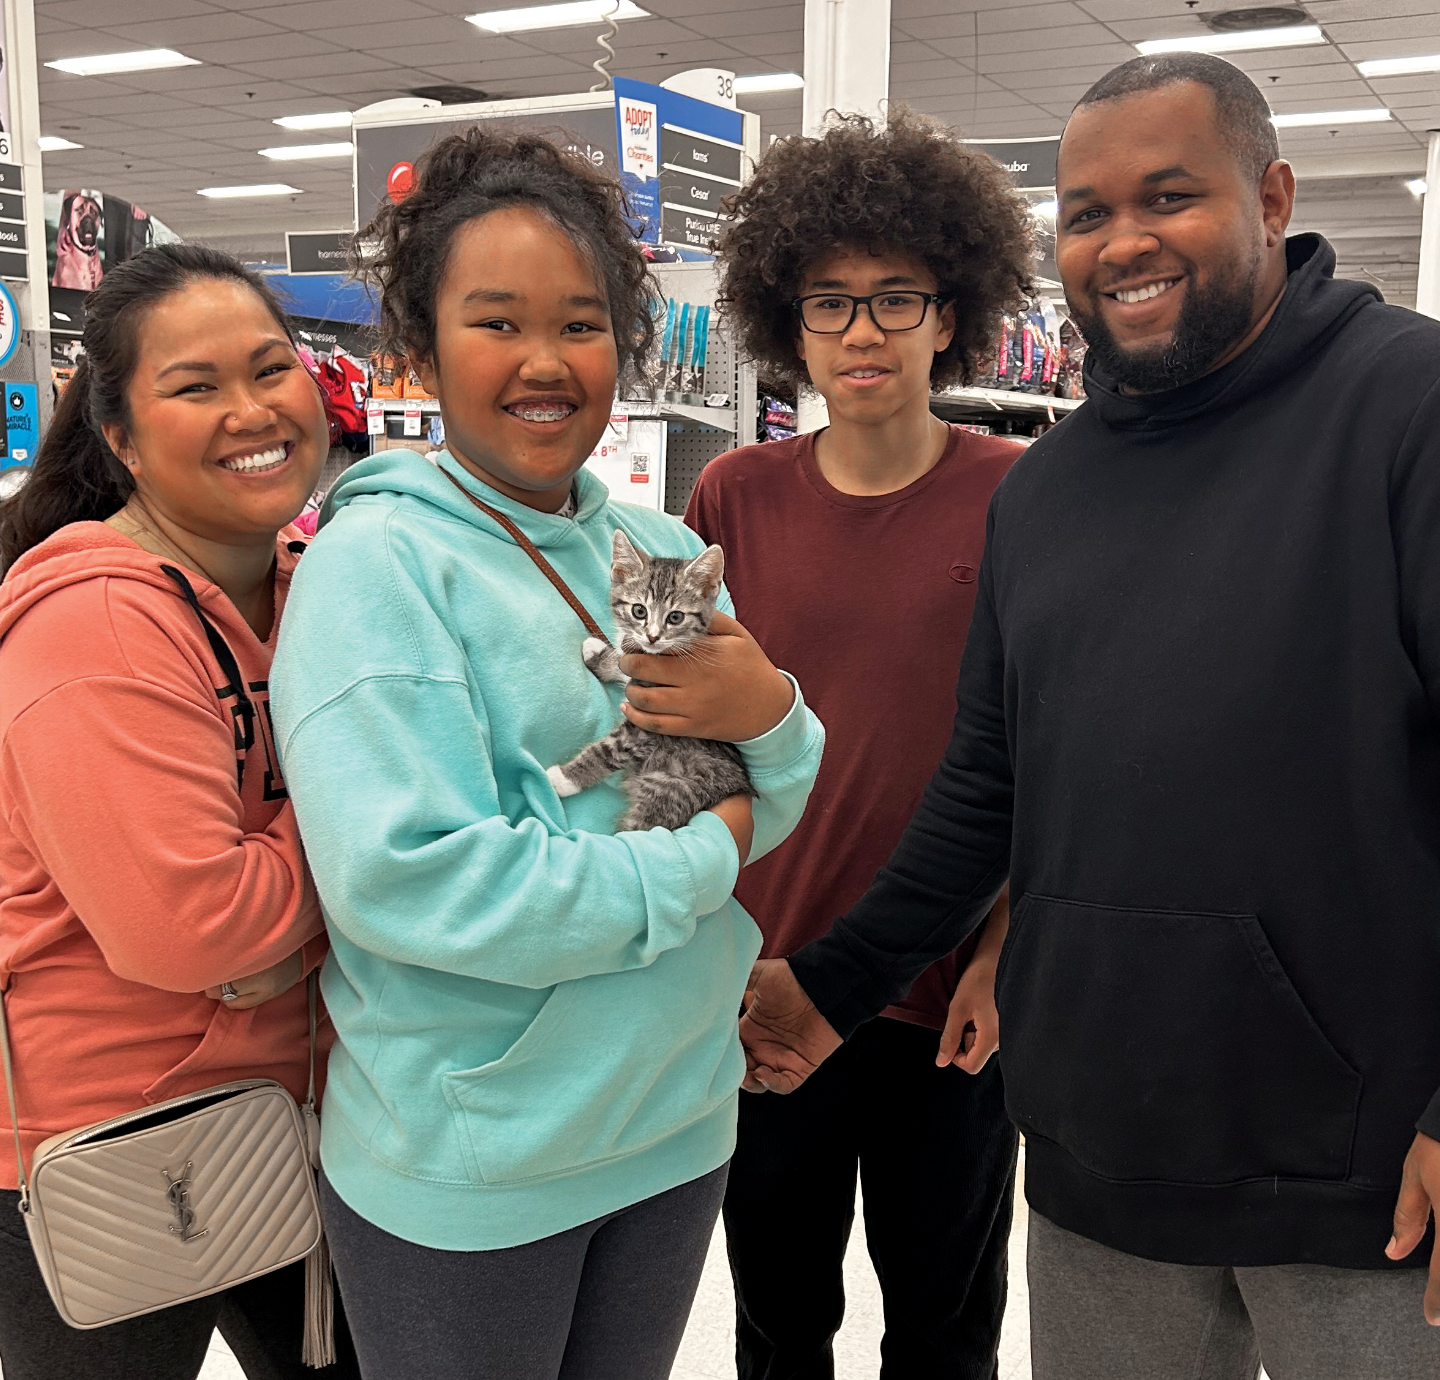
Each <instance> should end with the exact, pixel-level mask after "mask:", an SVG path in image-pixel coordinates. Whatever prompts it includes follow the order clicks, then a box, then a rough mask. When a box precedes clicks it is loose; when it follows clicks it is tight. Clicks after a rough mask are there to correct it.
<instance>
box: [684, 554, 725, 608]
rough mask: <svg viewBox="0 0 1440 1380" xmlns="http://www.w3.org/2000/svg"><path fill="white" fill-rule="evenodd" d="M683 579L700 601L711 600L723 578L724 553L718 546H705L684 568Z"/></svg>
mask: <svg viewBox="0 0 1440 1380" xmlns="http://www.w3.org/2000/svg"><path fill="white" fill-rule="evenodd" d="M683 578H684V580H685V582H686V583H687V584H688V585H689V586H690V587H691V588H692V589H694V590H695V591H696V592H697V593H698V594H699V595H700V597H701V598H702V599H713V598H714V597H715V596H716V595H717V594H718V593H719V592H720V581H721V580H723V579H724V578H725V553H724V552H723V551H722V550H721V549H720V548H719V547H718V546H707V547H706V548H705V549H704V550H703V551H702V552H701V553H700V554H699V555H698V556H696V557H695V559H694V560H693V561H691V562H690V564H689V565H687V566H686V567H685V574H684V577H683Z"/></svg>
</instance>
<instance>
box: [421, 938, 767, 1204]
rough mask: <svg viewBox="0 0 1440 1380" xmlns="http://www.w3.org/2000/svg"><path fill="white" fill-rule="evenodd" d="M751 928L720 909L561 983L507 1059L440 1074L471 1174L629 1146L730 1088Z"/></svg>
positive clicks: (643, 1145)
mask: <svg viewBox="0 0 1440 1380" xmlns="http://www.w3.org/2000/svg"><path fill="white" fill-rule="evenodd" d="M753 930H754V927H753V926H752V925H751V924H750V922H749V921H748V920H744V921H743V923H742V922H741V921H740V920H737V919H735V918H732V917H731V916H729V915H726V914H725V913H723V912H722V913H721V914H719V915H715V916H711V917H707V919H706V920H705V921H704V922H702V924H701V925H700V927H699V929H698V930H697V931H696V935H695V937H694V938H693V939H692V940H691V941H690V943H689V944H687V945H686V946H685V947H684V948H682V949H677V950H672V951H670V952H669V953H664V954H661V955H660V957H659V958H658V959H656V960H655V962H654V963H653V964H651V965H650V966H649V967H648V968H639V969H634V970H631V971H629V972H623V973H606V974H602V975H599V976H595V977H587V978H580V979H578V980H576V981H574V982H564V983H561V984H560V985H559V986H558V987H557V988H555V990H554V991H553V992H552V993H551V995H550V997H549V998H548V999H547V1000H546V1002H545V1004H544V1006H542V1007H541V1008H540V1010H539V1012H538V1013H537V1014H536V1016H535V1018H534V1020H533V1021H532V1022H531V1023H530V1025H529V1027H528V1028H527V1029H526V1030H525V1033H524V1034H523V1035H521V1036H520V1038H519V1039H518V1040H517V1041H516V1042H515V1043H514V1044H513V1045H512V1046H511V1047H510V1048H509V1049H508V1050H507V1051H506V1052H505V1053H504V1054H503V1055H501V1056H500V1058H498V1059H495V1060H493V1061H491V1062H490V1063H488V1064H482V1065H481V1066H480V1067H479V1068H474V1069H458V1070H455V1071H453V1072H450V1073H446V1074H444V1075H443V1076H442V1079H441V1083H442V1086H443V1088H444V1091H445V1098H446V1101H447V1102H448V1103H449V1105H450V1109H451V1112H452V1115H453V1117H454V1121H455V1124H456V1130H457V1132H458V1134H459V1137H460V1141H461V1147H462V1152H463V1153H464V1155H465V1161H466V1167H467V1170H468V1172H469V1173H470V1175H471V1177H472V1178H473V1179H474V1180H475V1181H476V1182H478V1183H484V1184H502V1183H515V1182H519V1181H522V1180H529V1179H540V1178H545V1177H547V1176H550V1175H554V1174H564V1173H569V1172H571V1171H574V1170H577V1169H582V1168H584V1167H585V1166H587V1165H592V1164H598V1163H601V1162H603V1161H605V1160H609V1159H617V1158H619V1157H621V1156H624V1155H631V1154H635V1153H637V1152H639V1151H641V1150H645V1149H648V1148H649V1147H650V1146H652V1145H656V1144H658V1143H659V1142H660V1141H662V1140H665V1139H666V1138H667V1137H669V1136H673V1135H676V1134H678V1133H679V1132H681V1131H684V1130H686V1129H687V1128H688V1127H690V1126H693V1125H695V1124H696V1123H697V1122H699V1121H701V1120H703V1119H704V1118H705V1117H707V1116H709V1115H711V1114H712V1113H714V1112H717V1111H718V1110H719V1109H720V1108H721V1107H722V1106H724V1105H725V1103H727V1102H729V1101H730V1100H731V1099H733V1098H734V1096H735V1093H736V1090H737V1089H738V1088H739V1086H740V1080H741V1078H742V1077H743V1076H744V1073H745V1059H744V1056H743V1055H742V1054H741V1052H740V1041H739V1037H738V1034H737V1024H736V1012H737V1011H738V1010H739V1007H740V997H741V993H743V991H744V990H745V979H746V976H747V975H748V973H749V971H750V963H751V960H752V957H753V946H752V945H751V943H750V939H749V934H748V933H747V931H749V932H753Z"/></svg>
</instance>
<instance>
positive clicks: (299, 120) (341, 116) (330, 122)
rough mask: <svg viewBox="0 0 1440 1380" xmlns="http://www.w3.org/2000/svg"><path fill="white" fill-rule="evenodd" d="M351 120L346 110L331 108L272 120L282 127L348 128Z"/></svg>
mask: <svg viewBox="0 0 1440 1380" xmlns="http://www.w3.org/2000/svg"><path fill="white" fill-rule="evenodd" d="M351 122H352V121H351V115H350V112H349V111H348V110H331V111H328V112H326V113H325V114H322V115H282V116H281V117H280V118H279V119H278V120H275V121H272V123H274V124H277V125H279V126H280V127H281V128H282V129H349V128H350V125H351Z"/></svg>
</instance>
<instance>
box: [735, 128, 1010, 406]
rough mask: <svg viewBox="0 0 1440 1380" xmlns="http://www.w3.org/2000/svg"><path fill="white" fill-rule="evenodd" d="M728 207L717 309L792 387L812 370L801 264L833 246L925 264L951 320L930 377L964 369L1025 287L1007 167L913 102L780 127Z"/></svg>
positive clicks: (970, 374)
mask: <svg viewBox="0 0 1440 1380" xmlns="http://www.w3.org/2000/svg"><path fill="white" fill-rule="evenodd" d="M727 209H728V211H729V213H730V215H731V217H732V219H730V220H729V221H728V222H727V223H726V225H725V227H724V229H723V231H722V234H721V240H720V245H719V249H718V254H717V257H718V261H719V269H720V292H719V303H720V308H721V311H722V312H723V313H724V315H725V317H726V319H727V320H728V322H729V323H730V326H731V329H732V330H733V331H734V333H735V335H736V337H737V339H738V340H739V342H740V347H741V350H742V351H743V353H745V354H746V355H747V356H748V357H749V358H750V359H752V360H753V361H754V362H755V363H756V364H758V365H759V366H760V367H761V369H762V371H763V372H764V373H765V374H766V376H767V377H770V378H774V379H777V380H781V381H784V382H786V383H791V384H795V385H797V386H798V385H800V384H804V383H808V382H809V375H808V373H807V372H806V369H805V363H804V361H803V360H802V359H801V358H800V356H799V354H798V353H797V351H796V348H795V344H796V334H797V332H798V330H799V322H798V320H797V318H796V314H795V309H794V306H793V303H794V299H795V297H796V296H797V295H798V293H799V291H800V285H801V283H802V282H803V280H804V276H805V273H806V271H807V270H808V269H809V268H810V267H811V265H813V264H815V263H816V262H818V261H819V260H820V259H822V258H824V257H825V256H826V255H827V254H830V253H833V252H834V251H835V250H837V249H842V248H848V247H851V246H861V247H863V248H865V249H868V250H869V251H870V252H871V253H885V252H891V253H894V252H900V253H904V254H908V255H910V256H912V257H913V258H915V259H917V260H918V261H919V262H921V263H923V264H924V265H925V267H926V268H927V269H928V270H929V271H930V272H931V273H932V274H933V275H934V277H935V281H936V284H937V291H938V293H939V294H940V296H942V297H944V298H945V299H947V300H948V301H949V302H950V303H951V304H953V308H954V312H955V327H956V329H955V338H954V339H953V340H952V341H951V342H950V344H949V345H948V346H946V348H945V349H944V350H942V351H940V352H938V353H937V354H936V356H935V362H934V364H933V366H932V367H931V371H930V378H931V382H932V384H933V385H934V386H935V387H937V388H939V387H945V386H947V385H949V384H953V383H968V382H970V381H971V380H972V379H973V378H974V377H975V375H976V373H977V372H978V371H979V367H980V365H981V363H982V361H983V360H984V359H985V357H986V355H987V354H988V353H989V352H990V350H992V349H993V342H994V340H995V337H996V335H997V333H998V326H999V319H1000V316H1001V315H1002V313H1003V312H1004V311H1005V310H1006V308H1008V307H1010V306H1011V305H1012V304H1014V303H1016V302H1017V301H1018V300H1019V299H1020V298H1022V297H1025V296H1027V295H1029V293H1030V292H1031V291H1032V283H1031V271H1032V268H1033V265H1034V262H1035V260H1034V235H1033V228H1032V220H1031V216H1030V211H1029V207H1028V206H1027V204H1026V202H1025V200H1024V198H1023V197H1021V196H1020V195H1019V193H1017V192H1016V191H1015V189H1014V188H1013V187H1012V186H1011V183H1010V178H1009V175H1008V174H1007V173H1006V172H1005V170H1004V168H1002V167H1001V166H1000V164H999V163H997V162H996V161H995V160H994V159H993V158H991V157H989V156H988V155H987V154H984V153H981V152H979V151H978V150H975V149H971V148H969V147H967V145H966V144H965V143H964V141H963V140H961V139H960V138H959V136H958V135H956V134H955V133H954V132H953V131H951V130H949V129H947V128H946V127H945V126H943V125H940V124H937V123H936V122H934V121H932V120H929V119H927V118H926V117H924V116H922V115H918V114H916V113H914V112H913V111H908V110H905V109H900V110H897V111H895V112H894V113H893V114H892V115H891V117H890V120H889V123H888V124H887V125H886V126H885V128H884V129H877V128H876V126H875V124H874V122H873V121H871V120H870V119H868V118H867V117H865V116H863V115H843V116H839V117H837V118H835V119H834V120H833V121H832V123H831V125H830V126H829V128H827V129H826V131H825V132H824V134H822V135H820V136H819V137H818V138H806V137H802V136H793V137H790V138H787V139H779V140H777V141H776V142H775V143H773V144H771V146H770V148H769V149H768V150H767V151H766V153H765V155H764V156H763V157H762V158H761V159H760V162H759V164H758V166H757V167H756V169H755V174H754V176H753V177H752V178H751V179H750V181H749V182H748V183H746V185H745V186H744V187H743V188H741V190H740V191H739V192H737V193H736V194H735V195H734V196H733V197H731V198H730V199H729V201H728V203H727Z"/></svg>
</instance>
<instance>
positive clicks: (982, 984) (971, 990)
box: [935, 886, 1010, 1073]
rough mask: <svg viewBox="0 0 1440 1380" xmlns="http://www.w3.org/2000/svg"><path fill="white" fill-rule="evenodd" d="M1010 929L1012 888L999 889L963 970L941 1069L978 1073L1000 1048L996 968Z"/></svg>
mask: <svg viewBox="0 0 1440 1380" xmlns="http://www.w3.org/2000/svg"><path fill="white" fill-rule="evenodd" d="M1009 931H1010V888H1009V887H1008V886H1007V887H1006V888H1005V890H1004V891H1002V892H1001V893H1000V896H999V899H998V900H997V901H996V902H995V905H994V908H993V909H992V910H991V911H990V915H989V918H988V919H987V920H986V921H985V927H984V929H983V930H981V932H980V943H979V944H978V945H977V946H976V948H975V952H974V954H973V955H972V956H971V959H970V962H969V963H968V964H967V965H966V968H965V971H964V972H963V973H961V974H960V981H959V983H958V984H956V987H955V995H954V996H953V997H951V998H950V1010H949V1012H948V1013H947V1015H946V1017H945V1030H944V1032H943V1033H942V1034H941V1036H940V1051H939V1053H938V1054H936V1056H935V1062H936V1064H938V1065H939V1066H940V1067H941V1068H942V1069H943V1068H944V1067H945V1066H946V1065H947V1064H954V1065H955V1066H956V1067H957V1068H962V1069H964V1070H965V1072H966V1073H979V1072H980V1070H981V1069H983V1068H984V1067H985V1065H986V1063H987V1062H988V1061H989V1059H990V1056H991V1055H992V1054H994V1053H995V1051H996V1050H997V1049H999V1048H1000V1013H999V1012H998V1011H996V1009H995V968H996V966H997V965H998V964H999V962H1000V950H1001V948H1002V947H1003V946H1004V944H1005V936H1006V935H1007V934H1008V933H1009Z"/></svg>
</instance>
